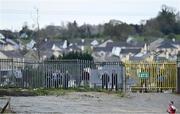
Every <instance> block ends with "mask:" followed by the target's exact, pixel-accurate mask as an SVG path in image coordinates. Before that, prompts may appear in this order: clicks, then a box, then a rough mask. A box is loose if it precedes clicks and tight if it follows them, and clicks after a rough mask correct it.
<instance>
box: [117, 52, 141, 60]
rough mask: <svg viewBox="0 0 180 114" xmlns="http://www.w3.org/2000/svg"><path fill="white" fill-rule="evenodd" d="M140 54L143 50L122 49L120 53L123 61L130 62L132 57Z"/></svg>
mask: <svg viewBox="0 0 180 114" xmlns="http://www.w3.org/2000/svg"><path fill="white" fill-rule="evenodd" d="M140 52H141V49H122V50H121V51H120V59H121V61H126V60H130V57H133V56H135V55H136V54H138V53H140Z"/></svg>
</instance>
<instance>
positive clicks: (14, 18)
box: [0, 0, 180, 30]
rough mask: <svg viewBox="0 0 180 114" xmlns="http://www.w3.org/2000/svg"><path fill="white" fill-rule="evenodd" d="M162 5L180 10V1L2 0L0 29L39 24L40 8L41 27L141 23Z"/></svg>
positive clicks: (154, 14) (155, 12) (16, 28)
mask: <svg viewBox="0 0 180 114" xmlns="http://www.w3.org/2000/svg"><path fill="white" fill-rule="evenodd" d="M163 4H165V5H167V6H172V7H174V8H176V10H178V11H180V0H0V29H13V30H19V29H20V28H21V27H22V25H23V24H24V22H27V24H28V25H29V26H30V27H32V25H36V24H35V23H36V17H37V16H36V9H37V8H38V9H39V23H40V27H45V26H46V25H49V24H54V25H61V24H62V22H64V23H67V22H68V21H71V22H72V21H73V20H76V21H77V22H78V24H79V25H81V24H83V23H89V24H99V23H100V24H102V23H105V22H108V21H109V20H110V19H117V20H121V21H123V22H126V23H134V24H135V23H137V24H139V23H140V21H141V20H147V19H150V18H153V17H155V16H157V14H158V11H160V9H161V6H162V5H163ZM35 27H36V26H34V28H35Z"/></svg>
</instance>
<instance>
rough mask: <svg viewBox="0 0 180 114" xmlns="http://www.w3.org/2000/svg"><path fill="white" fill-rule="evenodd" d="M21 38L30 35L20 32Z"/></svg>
mask: <svg viewBox="0 0 180 114" xmlns="http://www.w3.org/2000/svg"><path fill="white" fill-rule="evenodd" d="M20 38H28V35H27V34H26V33H22V34H20Z"/></svg>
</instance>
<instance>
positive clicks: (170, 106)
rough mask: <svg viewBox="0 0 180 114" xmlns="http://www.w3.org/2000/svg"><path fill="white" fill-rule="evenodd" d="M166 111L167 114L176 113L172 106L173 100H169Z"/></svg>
mask: <svg viewBox="0 0 180 114" xmlns="http://www.w3.org/2000/svg"><path fill="white" fill-rule="evenodd" d="M167 112H168V113H169V114H175V113H176V107H175V106H174V102H173V101H171V102H170V103H169V106H168V109H167Z"/></svg>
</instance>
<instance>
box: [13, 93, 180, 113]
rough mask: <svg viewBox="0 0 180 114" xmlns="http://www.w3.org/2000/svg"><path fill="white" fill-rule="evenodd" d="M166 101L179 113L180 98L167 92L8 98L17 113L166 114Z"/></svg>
mask: <svg viewBox="0 0 180 114" xmlns="http://www.w3.org/2000/svg"><path fill="white" fill-rule="evenodd" d="M170 100H173V101H174V102H175V106H176V108H177V110H178V113H180V95H175V94H168V93H128V94H127V95H125V96H124V97H120V96H118V95H117V94H108V93H102V92H72V93H68V94H66V95H63V96H29V97H11V106H10V108H11V109H12V110H13V111H15V112H17V113H39V112H41V113H45V112H46V113H59V114H84V113H89V114H109V113H111V114H114V113H115V114H120V113H122V114H128V113H129V114H166V109H167V106H168V102H169V101H170Z"/></svg>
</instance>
